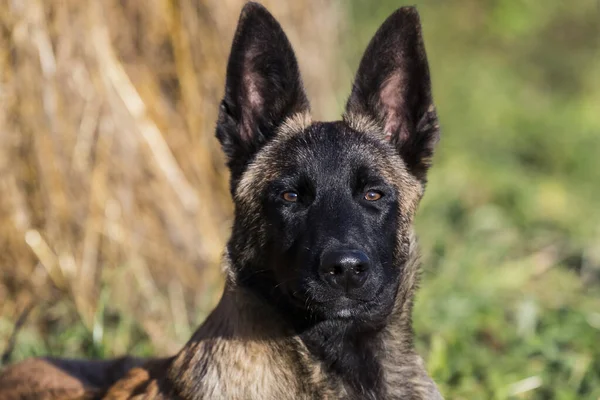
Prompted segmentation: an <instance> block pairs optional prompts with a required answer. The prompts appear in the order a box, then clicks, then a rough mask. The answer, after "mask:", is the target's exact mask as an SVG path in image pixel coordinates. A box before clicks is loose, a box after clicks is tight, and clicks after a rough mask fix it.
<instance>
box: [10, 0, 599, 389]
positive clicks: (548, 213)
mask: <svg viewBox="0 0 600 400" xmlns="http://www.w3.org/2000/svg"><path fill="white" fill-rule="evenodd" d="M414 3H417V6H418V8H419V11H420V13H421V18H422V22H423V25H424V36H425V44H426V47H427V51H428V55H429V61H430V66H431V70H432V79H433V86H434V95H435V100H436V103H437V107H438V112H439V115H440V120H441V125H442V140H441V142H440V145H439V147H438V152H437V154H436V157H435V159H434V167H433V168H432V170H431V174H430V183H429V186H428V189H427V192H426V195H425V198H424V200H423V203H422V206H421V208H420V211H419V213H418V218H417V233H418V234H419V237H420V241H421V247H422V252H423V261H424V263H423V268H424V274H423V282H422V288H421V290H420V292H419V293H418V297H417V303H416V309H415V313H414V320H415V331H416V334H417V338H418V348H419V351H420V353H421V354H423V356H424V358H425V360H426V362H427V365H428V369H429V371H430V373H431V374H432V376H433V377H434V379H435V380H436V382H437V383H438V384H439V386H440V389H441V390H442V392H443V393H444V394H445V396H446V397H447V398H448V399H506V398H523V399H600V207H599V205H600V204H599V202H598V199H599V198H600V159H599V156H600V3H599V2H598V1H596V0H579V1H577V2H559V1H555V2H540V1H535V0H514V1H511V2H508V1H499V0H495V1H492V0H485V1H481V0H464V1H461V2H448V1H444V2H442V1H439V0H438V1H436V0H430V1H425V0H424V1H418V0H415V1H413V2H411V3H408V4H414ZM242 4H243V1H242V0H103V1H91V0H88V1H84V0H27V1H20V0H0V352H2V351H3V350H5V349H7V348H9V347H10V345H9V338H10V337H11V334H12V332H13V331H14V329H15V324H16V323H17V321H19V320H20V322H22V326H21V329H20V331H19V333H18V335H17V336H16V341H15V348H14V352H13V354H12V358H11V360H12V361H17V360H21V359H23V358H25V357H29V356H34V355H42V354H54V355H61V356H68V357H81V356H85V357H110V356H115V355H119V354H122V353H125V352H129V353H134V354H137V355H141V356H143V355H149V354H168V353H172V352H174V351H177V350H178V348H179V347H180V346H181V345H182V344H183V343H185V341H186V340H187V339H188V337H189V336H190V335H191V333H192V332H193V331H194V329H195V327H197V326H198V325H199V324H200V323H201V322H202V321H203V319H204V318H205V316H206V315H207V313H208V312H209V311H210V310H211V308H212V307H213V305H214V304H215V302H216V301H217V300H218V298H219V296H220V294H221V287H222V276H221V270H220V268H219V259H220V256H221V252H222V250H223V245H224V243H225V241H226V239H227V236H228V233H229V229H230V226H231V211H232V206H231V201H230V199H229V194H228V190H227V171H226V170H225V168H224V160H223V157H222V155H221V153H220V148H219V146H218V143H217V141H216V139H214V136H213V135H214V125H215V115H216V111H217V106H218V102H219V100H220V97H221V96H222V94H223V87H224V74H225V63H226V60H227V56H228V52H229V46H230V41H231V39H232V36H233V32H234V29H235V24H236V23H237V18H238V14H239V11H240V9H241V6H242ZM264 4H265V5H267V6H268V8H269V9H270V10H271V11H272V13H273V14H274V15H275V16H276V18H277V19H278V20H279V21H280V22H281V24H282V25H283V27H284V29H285V30H286V32H287V33H288V35H289V38H290V40H291V42H292V44H293V45H294V48H295V49H296V53H297V56H298V58H299V62H300V67H301V70H302V72H303V76H304V80H305V84H306V86H307V91H308V93H309V97H310V99H311V103H312V108H313V113H314V117H315V119H327V120H331V119H337V118H339V115H340V114H341V112H342V110H343V105H344V103H345V99H346V97H347V96H348V94H349V90H350V83H351V80H352V76H353V73H354V71H355V69H356V67H357V65H358V61H359V59H360V56H361V55H362V51H363V50H364V48H365V47H366V45H367V43H368V41H369V39H370V38H371V37H372V35H373V34H374V32H375V30H376V29H377V27H378V26H379V25H380V24H381V23H382V22H383V20H384V19H385V18H386V17H387V16H388V15H389V14H390V13H391V12H392V11H393V10H395V9H396V8H397V7H399V6H401V5H405V2H403V1H397V0H395V1H392V0H379V1H376V2H375V1H367V0H345V1H341V0H339V1H324V0H304V1H293V2H292V1H290V2H282V1H276V0H269V1H265V2H264Z"/></svg>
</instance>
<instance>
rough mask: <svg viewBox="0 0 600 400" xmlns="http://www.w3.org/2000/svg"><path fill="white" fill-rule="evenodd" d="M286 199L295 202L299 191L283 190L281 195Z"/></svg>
mask: <svg viewBox="0 0 600 400" xmlns="http://www.w3.org/2000/svg"><path fill="white" fill-rule="evenodd" d="M281 197H283V199H284V200H285V201H289V202H290V203H295V202H297V201H298V193H296V192H283V194H282V195H281Z"/></svg>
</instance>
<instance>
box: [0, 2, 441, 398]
mask: <svg viewBox="0 0 600 400" xmlns="http://www.w3.org/2000/svg"><path fill="white" fill-rule="evenodd" d="M261 29H262V30H261ZM271 36H273V37H271ZM255 43H261V44H262V46H263V47H253V46H254V44H255ZM269 46H272V47H273V49H274V50H273V51H272V52H271V50H270V47H269ZM282 49H283V50H282ZM286 51H287V52H288V53H290V54H287V58H286V54H285V53H286ZM279 53H284V54H283V56H281V55H280V54H279ZM238 55H239V57H240V58H239V59H237V58H235V57H238ZM270 57H271V58H270ZM264 60H268V62H267V61H264ZM278 63H280V64H278ZM260 68H273V69H274V70H276V71H277V72H278V73H279V74H281V76H275V77H273V74H272V73H265V72H264V70H261V69H260ZM270 72H272V71H270ZM239 74H241V75H239ZM269 79H272V80H269ZM268 85H271V86H270V87H269V86H268ZM429 85H430V83H429V71H428V68H427V62H426V58H425V53H424V48H423V43H422V39H421V33H420V25H419V20H418V15H417V14H416V11H415V10H414V9H413V8H404V9H400V10H399V11H397V12H396V13H395V14H394V15H392V17H390V19H388V21H386V23H384V25H383V26H382V28H381V29H380V31H379V32H378V34H377V35H376V36H375V38H374V40H373V41H372V42H371V44H370V45H369V48H368V49H367V52H366V55H365V58H364V59H363V62H362V63H361V66H360V67H359V72H358V74H357V78H356V81H355V83H354V87H353V91H352V95H351V96H350V99H349V101H348V106H347V112H346V115H345V116H344V120H343V121H339V122H336V123H327V124H325V123H311V121H310V117H309V112H308V101H307V100H306V97H305V95H304V92H303V90H302V85H301V81H300V78H299V72H298V70H297V65H296V64H295V59H294V58H293V53H291V46H290V45H289V43H288V42H287V39H285V36H284V35H283V32H282V31H280V28H279V25H278V24H277V23H276V22H275V20H274V19H273V18H272V17H271V16H270V14H268V12H267V11H266V10H264V8H262V7H261V6H259V5H257V4H254V3H250V4H248V5H247V6H246V7H245V8H244V11H243V12H242V17H241V18H240V24H239V27H238V32H237V33H236V38H235V39H234V45H233V49H232V56H231V58H230V64H229V68H228V84H227V90H226V96H225V100H224V102H223V105H222V110H221V116H220V117H219V125H218V130H217V135H218V137H219V140H220V141H221V143H222V144H223V148H224V150H225V152H226V154H227V155H228V157H229V167H230V169H231V171H232V179H231V188H232V194H233V197H234V201H235V204H236V225H235V226H234V231H233V234H232V239H231V241H230V244H229V246H228V250H227V254H226V256H225V258H224V264H225V267H226V271H227V274H228V277H227V283H226V287H225V291H224V293H223V296H222V299H221V301H220V303H219V304H218V306H217V307H216V308H215V310H214V311H213V312H212V313H211V314H210V316H209V317H208V318H207V320H206V321H205V322H204V323H203V324H202V326H200V328H199V329H198V330H197V331H196V333H195V334H194V335H193V337H192V338H191V339H190V341H189V342H188V343H187V344H186V345H185V346H184V347H183V349H182V350H181V351H180V352H179V353H178V354H177V355H175V356H173V357H171V358H166V359H155V360H150V361H145V362H142V361H140V360H136V359H130V358H124V359H119V360H114V361H106V362H81V361H63V360H45V359H35V360H28V361H24V362H22V363H20V364H16V365H14V366H12V367H9V368H8V369H7V370H5V371H4V373H3V375H1V376H0V400H9V399H11V400H12V399H27V398H39V399H76V398H105V399H128V398H155V399H170V398H175V399H177V398H180V399H189V400H192V399H194V400H200V399H273V400H276V399H277V400H279V399H441V395H440V394H439V392H438V391H437V388H436V386H435V384H434V383H433V381H432V380H431V379H430V378H429V376H428V375H427V373H426V370H425V367H424V365H423V362H422V360H421V358H420V357H419V356H418V355H417V354H416V353H415V351H414V347H413V333H412V327H411V311H412V301H413V296H414V292H415V290H416V287H417V283H418V276H419V263H418V254H417V249H416V243H415V239H414V237H413V234H412V222H413V216H414V214H415V212H416V209H417V206H418V203H419V201H420V199H421V197H422V195H423V191H424V187H425V181H426V171H427V169H428V167H429V165H430V160H431V156H432V154H433V147H434V145H435V143H436V142H437V139H438V134H439V132H438V125H437V117H436V115H435V109H434V108H433V103H432V100H431V89H430V86H429ZM268 96H272V98H269V97H268ZM240 99H241V100H240ZM267 108H268V109H267ZM265 109H266V110H265ZM257 126H258V127H259V128H256V127H257ZM232 132H233V133H232ZM328 132H329V133H328ZM331 132H335V134H336V135H338V138H339V140H340V141H351V139H352V138H356V137H358V136H361V137H363V139H361V140H359V141H357V144H356V145H355V149H356V151H362V152H363V153H366V154H367V153H368V154H367V155H366V156H365V157H368V158H369V162H370V164H371V167H372V168H373V169H374V170H376V171H377V173H378V174H379V175H380V176H381V177H382V179H384V180H385V181H386V182H388V183H389V184H390V185H391V186H392V188H393V189H394V191H395V192H397V193H401V194H402V195H401V197H399V200H398V202H397V210H395V214H394V215H397V219H398V223H397V231H396V233H395V238H396V239H395V243H396V244H395V248H393V249H389V251H390V252H393V254H394V264H397V265H399V266H400V267H401V269H402V273H401V279H400V280H399V282H398V285H397V286H396V287H395V290H394V293H393V303H392V308H391V311H390V312H389V313H387V314H386V315H385V316H384V318H383V321H384V322H383V323H379V325H377V327H373V328H369V330H368V334H367V335H368V336H367V338H368V340H367V341H366V342H367V343H366V344H364V343H363V344H360V346H366V348H362V347H361V350H360V351H361V352H364V353H365V354H366V356H365V357H366V358H365V360H366V362H368V363H370V364H368V365H371V366H372V368H374V369H376V371H367V370H366V368H370V367H367V364H365V366H364V367H363V365H360V368H359V370H354V371H350V370H348V371H344V370H343V369H342V371H341V372H340V370H339V368H338V369H336V364H335V362H328V361H327V360H328V358H327V357H330V355H329V354H328V353H327V350H328V349H325V353H327V354H325V355H323V354H320V353H319V351H317V350H318V349H319V346H325V347H326V346H328V344H327V343H330V342H328V340H330V339H329V338H328V337H323V338H322V340H323V341H324V343H325V344H323V343H320V342H319V340H321V339H319V336H318V335H316V334H315V333H314V332H312V333H311V334H307V333H306V332H302V330H301V329H300V330H299V329H297V328H296V327H294V326H293V324H292V323H290V322H289V316H288V315H286V314H285V311H284V310H283V309H282V308H281V307H279V305H278V304H276V302H274V301H270V300H269V298H268V297H266V298H265V297H263V296H261V295H259V294H257V292H256V290H254V289H253V288H252V287H251V286H248V283H247V282H246V281H245V280H244V279H245V278H244V276H245V275H244V273H247V272H246V271H245V270H244V269H243V268H242V266H245V265H250V264H252V260H256V259H259V258H260V257H261V256H262V253H264V251H265V248H267V241H268V239H267V229H268V227H267V226H266V222H265V221H264V219H263V218H262V216H261V215H262V213H263V209H262V208H261V201H262V200H261V193H263V192H264V191H266V190H268V185H269V184H270V182H272V181H273V179H275V178H277V176H278V175H280V174H281V171H282V167H281V162H282V161H281V160H282V158H285V157H286V154H282V152H283V151H284V150H283V149H285V148H286V147H285V146H288V145H289V143H290V141H293V140H294V138H304V137H306V139H305V140H306V141H307V142H308V141H310V140H313V139H314V140H320V139H319V138H320V137H322V136H323V135H325V136H327V135H332V134H331ZM357 135H358V136H357ZM315 138H316V139H315ZM390 144H391V145H390ZM361 146H362V147H361ZM248 227H250V228H248ZM240 238H241V239H243V240H240ZM320 323H321V324H322V325H323V326H324V327H323V332H326V333H327V335H328V334H329V333H331V332H333V333H335V332H336V328H335V327H336V326H337V325H335V324H337V322H331V324H330V323H329V322H328V320H324V321H322V322H320ZM328 324H330V325H331V326H328ZM309 331H310V329H309ZM319 332H320V331H319ZM317 333H318V332H317ZM311 335H312V336H311ZM315 335H316V336H315ZM327 335H326V336H327ZM315 337H316V338H317V339H315ZM361 337H362V336H361ZM340 338H341V339H340V340H344V332H341V333H340ZM334 339H335V337H334ZM335 340H337V339H335ZM315 341H317V342H318V343H316V345H315V343H314V342H315ZM330 344H332V345H336V342H333V343H330ZM357 346H358V345H357ZM315 349H317V350H315ZM360 354H363V353H360ZM334 361H335V360H334ZM350 365H352V364H350ZM361 368H365V370H364V371H363V370H361ZM362 374H364V375H372V376H371V378H372V379H371V378H370V379H362V377H361V375H362Z"/></svg>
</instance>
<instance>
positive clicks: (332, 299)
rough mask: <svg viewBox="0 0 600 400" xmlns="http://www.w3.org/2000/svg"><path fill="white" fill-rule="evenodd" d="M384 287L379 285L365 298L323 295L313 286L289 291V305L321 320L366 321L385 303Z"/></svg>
mask: <svg viewBox="0 0 600 400" xmlns="http://www.w3.org/2000/svg"><path fill="white" fill-rule="evenodd" d="M385 289H386V288H385V285H381V286H380V287H379V288H378V289H377V291H376V292H375V293H374V294H370V295H365V296H347V295H346V294H344V293H329V294H327V293H323V292H322V291H317V293H315V290H314V288H313V286H311V285H307V287H306V288H303V289H298V290H289V291H288V297H289V299H290V303H291V304H292V305H293V306H294V307H296V308H297V309H300V310H302V311H303V312H305V313H308V314H310V315H314V316H319V317H321V318H323V319H342V320H351V319H368V318H369V315H371V314H378V313H379V311H378V309H379V308H380V307H381V306H382V305H383V304H384V303H385V301H384V300H383V299H384V297H386V296H385V294H386V293H385V292H386V290H385Z"/></svg>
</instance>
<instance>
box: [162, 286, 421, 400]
mask: <svg viewBox="0 0 600 400" xmlns="http://www.w3.org/2000/svg"><path fill="white" fill-rule="evenodd" d="M399 295H400V293H399ZM401 297H405V296H399V297H398V299H397V304H396V307H395V308H394V311H393V315H391V316H390V318H389V322H388V324H387V325H384V326H381V327H378V328H377V329H371V330H356V329H354V327H353V326H352V323H351V322H350V321H348V322H340V321H330V320H329V321H328V320H326V321H317V322H315V323H311V324H295V323H294V321H293V320H291V319H290V317H289V316H288V315H284V313H283V312H282V309H281V308H278V307H274V306H273V305H272V303H271V302H270V301H267V300H266V299H264V298H262V297H260V296H258V295H256V294H255V293H254V292H253V291H252V290H251V289H248V288H246V287H244V286H242V285H239V284H238V283H234V282H233V281H231V280H229V281H228V282H227V284H226V287H225V291H224V293H223V296H222V298H221V301H220V302H219V304H218V306H217V307H216V308H215V310H213V312H212V313H211V314H210V315H209V317H208V318H207V320H206V321H205V323H204V324H203V325H202V326H201V327H200V328H199V329H198V330H197V331H196V333H195V334H194V336H193V337H192V339H191V340H190V341H189V342H188V344H187V345H186V346H185V347H184V349H183V350H182V351H181V352H180V354H179V355H178V356H177V357H176V358H175V360H174V362H173V366H172V368H171V374H170V375H171V380H172V381H175V382H179V383H176V385H175V386H178V387H184V388H186V389H182V390H189V393H193V392H192V390H198V389H201V390H203V391H204V392H206V391H207V390H208V389H207V388H206V387H205V385H209V386H210V385H215V384H216V383H215V381H214V380H215V379H216V375H218V374H219V373H220V372H218V371H222V373H223V374H225V375H223V376H220V377H219V379H224V380H227V379H229V376H230V375H229V374H235V371H233V369H235V368H242V369H243V371H238V372H239V373H244V374H248V373H257V374H258V373H259V371H260V374H261V375H257V379H258V378H260V379H262V380H263V381H264V380H265V379H271V382H273V383H272V384H273V387H274V388H275V389H274V390H276V389H277V388H278V387H279V385H281V384H285V386H286V389H287V390H289V389H290V387H296V389H297V390H298V392H299V393H309V392H310V393H328V392H329V393H331V394H332V395H333V396H334V397H335V396H338V398H339V396H340V394H343V396H342V397H349V398H354V396H353V395H352V393H354V394H356V395H357V396H358V394H359V393H363V394H365V396H364V398H369V396H371V397H373V398H380V397H381V396H383V395H384V393H385V390H386V389H385V388H386V385H385V384H383V383H384V381H385V380H386V377H385V375H386V371H385V369H386V368H387V367H388V365H389V364H390V362H389V360H392V361H393V360H395V361H396V362H398V361H399V360H401V359H402V358H403V355H407V356H408V355H410V356H412V338H411V336H412V332H411V330H410V305H409V304H408V305H407V304H400V301H403V302H404V303H406V300H407V299H406V298H403V299H402V298H401ZM409 302H410V300H409ZM232 359H237V360H238V361H239V364H238V365H237V366H235V367H233V366H231V365H227V363H229V364H230V363H231V360H232ZM407 359H408V358H407ZM250 360H252V361H250ZM211 371H212V372H211ZM227 371H229V372H227ZM265 376H267V378H265ZM209 377H210V378H209ZM190 387H193V388H194V389H190ZM231 387H234V385H232V386H231ZM282 390H283V388H282ZM282 393H283V392H282ZM182 394H183V393H182ZM246 394H247V393H246ZM366 394H369V396H367V395H366ZM228 395H231V396H234V397H235V396H238V395H239V396H242V394H241V393H237V394H236V393H228ZM242 397H244V396H242ZM358 397H361V396H358ZM240 398H241V397H240Z"/></svg>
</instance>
